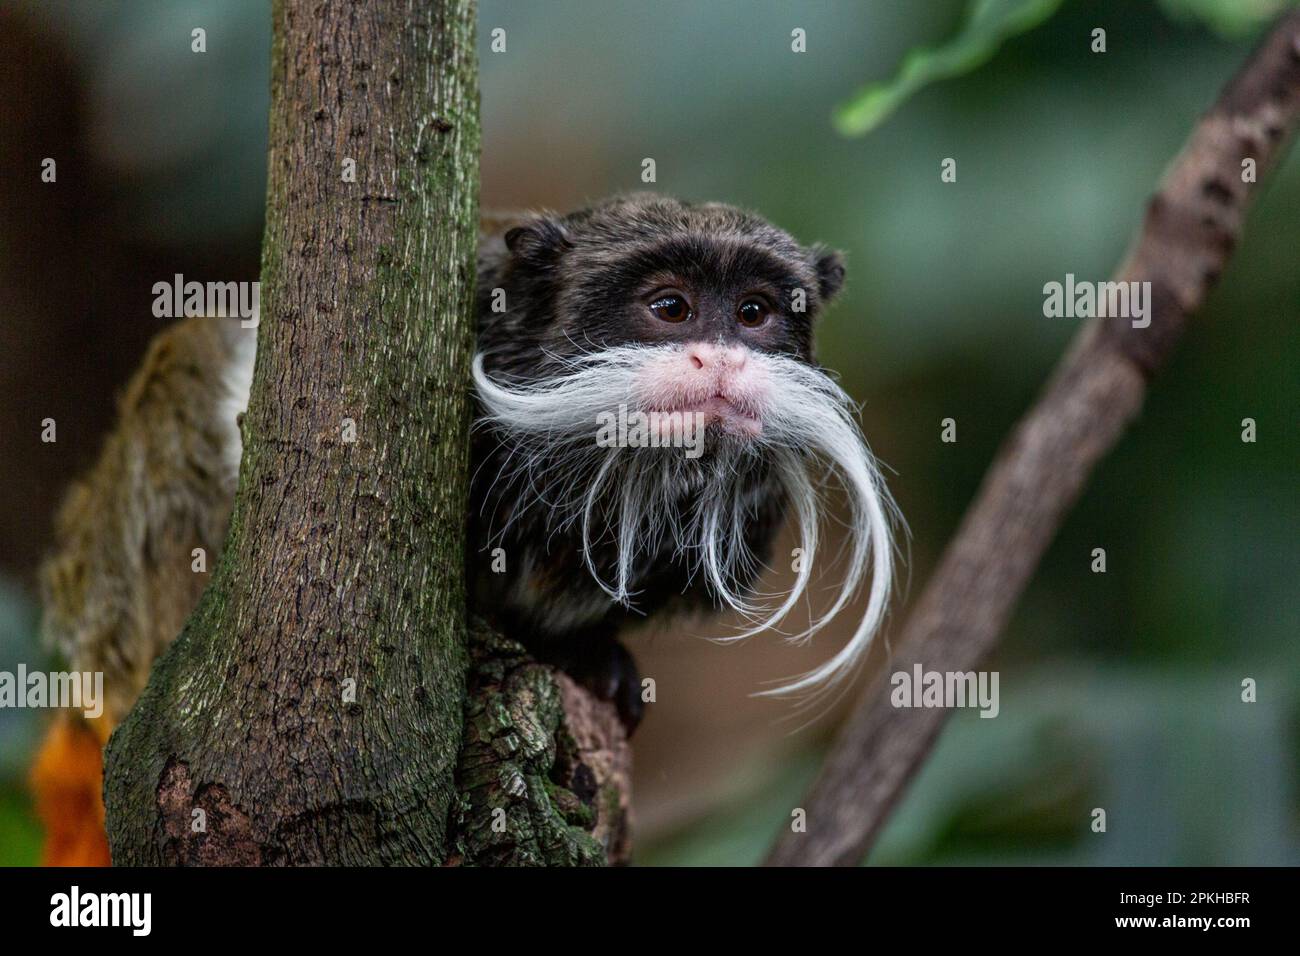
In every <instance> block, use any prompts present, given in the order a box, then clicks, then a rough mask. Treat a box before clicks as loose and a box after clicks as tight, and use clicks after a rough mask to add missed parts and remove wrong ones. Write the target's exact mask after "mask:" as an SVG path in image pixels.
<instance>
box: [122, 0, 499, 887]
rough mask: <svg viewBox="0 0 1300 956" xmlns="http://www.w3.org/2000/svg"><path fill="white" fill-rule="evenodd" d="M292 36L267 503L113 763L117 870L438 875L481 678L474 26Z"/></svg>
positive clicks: (280, 110) (274, 221) (251, 444)
mask: <svg viewBox="0 0 1300 956" xmlns="http://www.w3.org/2000/svg"><path fill="white" fill-rule="evenodd" d="M273 16H274V52H273V66H272V107H271V135H270V159H269V164H270V167H269V184H268V195H267V226H266V236H265V240H264V244H263V264H262V291H263V296H262V322H261V327H260V329H259V330H258V333H257V334H258V335H259V349H258V352H259V355H258V363H257V372H256V376H255V380H254V384H253V391H252V398H251V402H250V407H249V411H248V414H247V416H246V419H245V421H244V423H243V433H244V445H245V452H244V461H243V466H242V471H241V482H240V492H239V495H238V498H237V501H236V505H235V510H234V514H233V517H232V520H231V528H230V533H229V537H228V539H227V545H226V547H225V548H224V549H223V555H222V559H221V561H220V564H219V567H218V569H217V571H216V574H215V576H214V580H213V583H212V585H211V586H210V587H209V589H208V590H207V592H206V593H205V594H204V596H203V598H202V600H201V602H200V604H199V607H198V608H197V610H196V611H195V613H194V615H193V616H192V617H191V619H190V621H189V623H188V624H187V626H186V628H185V631H184V633H183V634H182V635H181V636H180V637H179V638H178V639H177V640H176V641H175V642H174V643H173V644H172V646H171V648H170V649H169V651H168V652H167V653H166V654H165V655H164V656H163V658H161V659H160V661H159V662H158V664H157V665H156V667H155V669H154V671H153V674H152V677H151V680H150V682H149V686H148V688H147V689H146V691H145V693H144V694H143V696H142V697H141V699H140V701H139V703H138V704H137V706H136V707H135V709H134V710H133V711H132V713H131V715H130V717H129V718H128V719H127V720H126V721H125V723H124V724H123V725H122V727H121V728H120V729H119V730H118V732H117V733H116V734H115V735H114V737H113V739H112V741H111V744H110V746H109V748H108V752H107V758H106V801H107V811H108V826H109V834H110V844H111V847H112V853H113V859H114V862H115V863H118V864H122V863H127V864H163V863H202V864H225V863H244V864H281V863H284V864H303V863H353V864H375V863H439V862H442V861H443V860H444V859H445V858H446V856H447V835H448V834H447V829H448V820H449V815H450V813H451V812H452V810H453V808H454V800H455V793H456V791H455V786H454V770H455V766H456V759H457V753H458V750H459V745H460V740H461V725H462V704H463V700H464V680H465V671H466V667H467V656H466V653H465V645H464V619H465V612H464V582H463V556H464V546H465V541H464V534H465V532H464V528H465V522H464V509H465V504H464V502H465V495H466V487H467V462H468V425H469V415H470V410H469V392H468V389H467V386H466V383H467V382H468V379H469V375H468V368H469V360H470V355H471V349H472V343H473V331H472V329H473V317H472V302H473V289H474V278H475V266H474V262H475V247H476V234H477V203H478V146H479V128H478V103H477V96H478V92H477V72H476V70H477V67H476V63H475V53H474V9H473V4H472V2H469V0H431V2H428V3H422V4H408V3H404V2H395V0H376V2H371V3H366V4H321V3H315V2H307V0H280V2H277V3H276V5H275V10H274V14H273ZM347 160H355V182H349V181H346V179H345V175H344V172H345V166H344V164H345V161H347ZM250 334H251V333H250ZM353 429H355V433H354V434H355V437H354V440H353ZM197 811H202V813H199V812H197Z"/></svg>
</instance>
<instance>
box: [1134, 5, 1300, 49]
mask: <svg viewBox="0 0 1300 956" xmlns="http://www.w3.org/2000/svg"><path fill="white" fill-rule="evenodd" d="M1159 3H1160V8H1161V9H1162V10H1163V11H1164V12H1165V16H1167V17H1169V19H1171V20H1177V21H1180V22H1184V21H1188V20H1199V21H1200V22H1202V23H1204V24H1205V25H1206V26H1207V27H1209V28H1210V29H1211V30H1213V31H1214V32H1215V33H1217V34H1219V36H1221V37H1224V38H1226V39H1230V40H1231V39H1236V38H1237V37H1240V36H1243V35H1245V34H1247V33H1250V32H1252V31H1253V30H1254V29H1255V28H1256V27H1258V26H1259V25H1260V24H1262V23H1265V22H1267V21H1269V20H1272V19H1273V18H1274V17H1275V16H1277V14H1278V13H1279V12H1281V11H1282V10H1283V9H1285V8H1286V7H1291V6H1294V5H1295V3H1296V0H1159Z"/></svg>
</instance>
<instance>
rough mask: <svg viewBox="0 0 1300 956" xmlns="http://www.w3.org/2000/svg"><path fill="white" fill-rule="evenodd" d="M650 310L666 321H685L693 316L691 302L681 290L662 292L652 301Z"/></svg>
mask: <svg viewBox="0 0 1300 956" xmlns="http://www.w3.org/2000/svg"><path fill="white" fill-rule="evenodd" d="M650 311H651V312H653V313H654V314H655V317H656V318H659V319H663V320H664V321H665V322H685V321H686V320H687V319H689V318H690V317H691V304H690V303H689V302H687V301H686V296H684V295H682V294H681V293H680V292H662V293H660V294H659V295H657V296H655V298H654V301H652V302H651V303H650Z"/></svg>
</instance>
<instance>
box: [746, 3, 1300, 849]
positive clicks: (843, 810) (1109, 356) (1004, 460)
mask: <svg viewBox="0 0 1300 956" xmlns="http://www.w3.org/2000/svg"><path fill="white" fill-rule="evenodd" d="M1298 123H1300V12H1293V13H1290V14H1288V15H1286V16H1284V17H1282V18H1281V19H1280V20H1279V21H1278V22H1277V23H1276V25H1275V26H1274V27H1273V29H1272V30H1271V32H1270V33H1269V34H1268V36H1267V38H1266V39H1265V40H1264V42H1263V43H1262V44H1261V45H1260V47H1259V48H1258V49H1257V50H1256V51H1255V53H1254V55H1253V56H1252V57H1251V58H1250V60H1249V61H1248V62H1247V63H1246V65H1245V67H1244V68H1243V69H1242V70H1241V72H1240V73H1239V74H1238V75H1237V77H1236V78H1235V79H1234V80H1233V81H1232V82H1231V83H1229V84H1228V86H1227V88H1226V89H1225V90H1224V91H1223V93H1222V94H1221V95H1220V96H1219V99H1218V102H1216V103H1215V104H1214V106H1213V108H1211V110H1210V111H1209V112H1208V113H1207V114H1206V115H1205V116H1204V117H1203V118H1202V119H1201V121H1200V123H1199V124H1198V125H1197V126H1196V128H1195V130H1194V131H1193V133H1192V137H1191V140H1190V141H1189V142H1188V144H1187V146H1186V147H1185V148H1184V150H1183V152H1182V153H1181V154H1180V155H1179V157H1178V158H1177V159H1176V160H1175V161H1174V164H1173V166H1172V167H1171V168H1170V169H1169V171H1168V172H1167V173H1166V175H1165V178H1164V181H1163V183H1162V184H1161V186H1160V189H1159V191H1158V192H1157V193H1156V195H1155V196H1154V197H1153V198H1152V199H1151V201H1150V203H1149V205H1148V207H1147V212H1146V218H1145V221H1144V222H1143V226H1142V230H1141V232H1140V233H1139V234H1138V237H1137V242H1136V244H1135V245H1134V246H1133V248H1132V250H1131V252H1130V253H1129V256H1128V258H1127V259H1126V260H1125V262H1124V264H1123V265H1122V266H1121V267H1120V268H1119V270H1118V273H1117V274H1116V276H1115V279H1116V281H1120V282H1150V283H1151V286H1150V288H1151V298H1150V300H1149V301H1150V303H1151V312H1150V324H1149V326H1147V327H1145V328H1136V327H1134V326H1133V324H1132V322H1131V321H1130V320H1129V319H1105V320H1103V319H1094V320H1092V321H1091V322H1090V323H1089V324H1088V325H1087V326H1086V327H1085V328H1084V329H1083V330H1082V331H1081V332H1080V333H1079V335H1078V336H1077V337H1076V339H1075V342H1074V344H1073V345H1072V346H1071V348H1070V350H1069V351H1068V352H1067V354H1066V356H1065V358H1064V359H1063V360H1062V362H1061V364H1060V365H1059V367H1058V368H1057V370H1056V372H1055V374H1054V375H1053V377H1052V379H1051V380H1050V381H1049V382H1048V384H1047V387H1046V389H1045V390H1044V392H1043V394H1042V395H1041V396H1040V397H1039V399H1038V401H1037V403H1036V404H1035V405H1034V406H1033V407H1032V408H1031V409H1030V411H1029V413H1028V414H1027V415H1026V416H1025V417H1024V419H1023V420H1022V421H1021V422H1020V424H1019V426H1018V427H1017V428H1016V430H1015V431H1014V432H1013V433H1012V435H1011V437H1010V438H1009V440H1008V441H1007V442H1006V444H1005V445H1004V446H1003V448H1002V449H1001V451H1000V452H999V453H998V456H997V458H996V459H995V460H994V462H993V465H992V467H991V468H990V469H989V472H988V474H987V475H986V477H985V479H984V484H983V486H982V487H981V488H980V491H979V494H978V495H977V497H976V499H975V503H974V504H973V505H972V506H971V507H970V509H969V510H968V511H967V513H966V517H965V519H964V520H963V521H962V524H961V527H960V528H959V529H958V531H957V534H956V537H955V538H954V539H953V540H952V542H951V543H950V544H949V546H948V548H947V551H946V552H945V553H944V556H943V558H942V560H941V562H940V564H939V568H938V570H937V571H936V572H935V574H934V576H933V578H931V580H930V583H929V585H928V586H927V587H926V589H925V591H924V593H923V594H922V595H921V597H920V599H919V601H918V602H917V604H916V607H915V609H914V610H913V611H912V614H911V617H910V618H908V620H907V622H906V624H905V626H904V628H903V630H902V633H901V636H900V639H899V642H898V645H897V649H896V653H895V654H894V656H893V660H892V661H891V669H893V670H911V668H912V667H913V665H914V664H922V665H924V667H925V668H926V669H929V670H938V671H967V670H972V669H974V668H975V667H977V666H978V665H979V663H980V661H982V660H983V659H984V658H985V656H986V655H987V654H988V653H989V652H990V651H991V650H992V649H993V648H994V647H995V646H996V644H997V642H998V637H999V635H1000V633H1001V631H1002V629H1003V626H1004V625H1005V624H1006V622H1007V619H1008V618H1009V617H1010V615H1011V612H1012V610H1013V608H1014V606H1015V603H1016V600H1017V599H1018V598H1019V596H1020V593H1021V592H1022V591H1023V590H1024V588H1025V585H1026V584H1027V583H1028V581H1029V578H1030V576H1031V575H1032V574H1033V572H1034V569H1035V568H1036V567H1037V565H1038V562H1039V559H1040V558H1041V557H1042V555H1043V552H1044V551H1045V550H1046V549H1047V547H1048V545H1049V544H1050V543H1051V541H1052V538H1053V537H1054V536H1055V534H1056V531H1057V529H1058V528H1059V527H1060V525H1061V522H1062V521H1063V520H1064V517H1065V515H1066V513H1067V512H1068V511H1069V509H1070V507H1071V506H1072V505H1073V504H1074V502H1075V500H1076V499H1077V498H1078V496H1079V493H1080V491H1081V490H1082V489H1083V486H1084V484H1085V482H1086V481H1087V479H1088V476H1089V475H1090V474H1091V472H1092V470H1093V468H1094V467H1095V466H1096V465H1097V463H1098V462H1099V461H1100V460H1101V459H1102V457H1103V456H1104V455H1105V454H1106V453H1107V452H1108V451H1109V450H1110V449H1111V448H1112V447H1113V446H1114V445H1115V443H1116V442H1117V441H1118V440H1119V438H1120V436H1121V435H1122V434H1123V433H1124V430H1125V428H1126V427H1127V426H1128V424H1129V423H1130V422H1131V421H1132V420H1133V419H1134V417H1135V416H1136V415H1137V414H1138V412H1139V410H1140V408H1141V405H1142V400H1143V397H1144V396H1145V393H1146V388H1147V382H1148V381H1149V380H1150V378H1151V377H1152V375H1154V374H1155V372H1156V371H1157V370H1158V369H1159V368H1160V366H1161V365H1163V364H1164V362H1165V360H1166V359H1167V357H1168V355H1169V353H1170V351H1171V350H1172V348H1173V346H1174V345H1175V344H1176V343H1177V341H1178V339H1179V337H1180V336H1181V335H1182V333H1183V329H1184V327H1185V326H1186V324H1187V319H1188V317H1189V316H1190V315H1191V314H1192V313H1193V312H1194V311H1195V310H1196V309H1197V308H1199V307H1200V305H1201V304H1202V302H1203V301H1204V300H1205V297H1206V295H1207V294H1208V293H1209V291H1210V289H1211V288H1212V287H1213V286H1214V284H1215V282H1216V281H1217V279H1218V277H1219V275H1220V274H1221V273H1222V271H1223V268H1224V265H1225V264H1226V263H1227V261H1228V258H1229V256H1230V255H1231V253H1232V250H1233V248H1234V247H1235V245H1236V242H1237V239H1238V237H1239V236H1240V234H1241V229H1242V224H1243V220H1244V218H1245V213H1246V209H1247V207H1248V206H1249V204H1250V201H1251V199H1252V198H1253V196H1254V194H1255V193H1256V192H1257V191H1258V188H1257V186H1256V185H1255V184H1254V183H1253V182H1249V183H1248V182H1244V181H1243V179H1244V178H1245V177H1244V176H1243V163H1244V161H1245V160H1248V159H1250V160H1254V162H1255V164H1256V166H1257V169H1258V172H1259V174H1263V172H1264V171H1265V170H1267V169H1268V168H1270V167H1271V166H1273V165H1274V164H1275V163H1276V162H1277V161H1278V160H1279V159H1280V157H1281V156H1282V155H1283V153H1284V152H1285V148H1286V145H1287V143H1288V141H1289V139H1290V137H1291V135H1292V134H1293V133H1294V131H1295V128H1296V126H1297V124H1298ZM886 686H887V685H886V683H885V679H884V678H883V677H882V679H881V680H879V681H877V682H876V683H875V684H874V685H873V686H872V687H871V688H870V689H869V691H868V693H867V695H866V697H865V698H864V699H863V701H862V703H861V704H860V705H859V706H858V708H857V710H856V711H855V713H854V714H853V715H852V716H851V717H850V718H849V720H848V722H847V723H846V724H845V726H844V728H843V729H842V730H841V732H840V734H839V737H838V738H837V740H836V741H835V743H834V745H833V747H832V748H831V752H830V754H829V755H828V757H827V759H826V762H825V765H824V766H823V767H822V770H821V773H820V775H819V777H818V779H817V781H816V782H815V783H814V785H813V787H812V790H811V791H810V792H809V793H808V795H807V796H806V798H805V800H804V803H803V807H804V809H805V810H806V811H807V832H806V833H792V832H791V833H786V834H785V835H784V836H783V837H782V838H781V839H780V840H779V841H778V842H777V845H776V847H775V848H774V849H773V851H772V854H771V856H770V857H769V858H768V860H767V863H768V864H769V865H785V866H790V865H852V864H855V863H857V862H859V861H860V860H862V858H863V857H864V856H865V854H866V851H867V850H868V848H869V847H870V846H871V843H872V841H873V840H874V838H875V837H876V835H877V834H878V833H879V831H880V828H881V826H882V825H883V824H884V822H885V820H886V818H887V817H888V815H889V812H890V810H891V809H892V808H893V806H894V804H895V803H896V802H897V801H898V799H899V796H900V795H901V793H902V791H903V788H904V787H905V786H906V784H907V783H908V781H909V780H910V779H911V778H912V776H913V774H914V773H915V772H916V771H917V769H918V768H919V767H920V765H921V762H922V761H923V760H924V758H925V755H926V754H927V753H928V752H929V750H930V748H931V747H932V746H933V745H934V742H935V740H936V739H937V737H938V735H939V731H940V730H941V729H942V728H943V723H944V720H945V719H946V717H947V712H946V711H945V710H942V709H904V708H894V707H892V706H891V705H890V702H889V695H888V694H887V693H885V689H886Z"/></svg>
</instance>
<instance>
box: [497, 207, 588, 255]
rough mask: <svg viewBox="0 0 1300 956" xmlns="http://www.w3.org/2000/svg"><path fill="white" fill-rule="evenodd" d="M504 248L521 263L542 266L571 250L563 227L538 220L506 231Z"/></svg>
mask: <svg viewBox="0 0 1300 956" xmlns="http://www.w3.org/2000/svg"><path fill="white" fill-rule="evenodd" d="M502 238H503V239H505V243H506V248H507V249H509V250H510V254H511V255H512V256H514V257H515V258H516V259H518V260H520V261H521V262H527V263H530V264H533V265H543V264H546V263H550V262H553V261H554V260H556V259H558V258H559V257H560V255H561V254H563V253H564V251H565V250H566V249H572V248H573V243H572V241H570V239H569V234H568V232H566V231H565V228H564V226H562V225H560V223H559V222H557V221H556V220H554V219H548V218H539V219H534V220H532V221H530V222H526V223H524V224H523V225H519V226H515V227H514V228H513V229H507V230H506V233H505V235H504V236H503V237H502Z"/></svg>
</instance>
